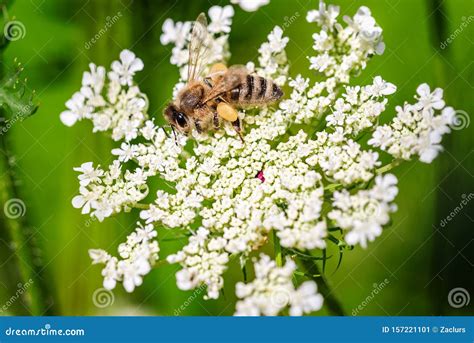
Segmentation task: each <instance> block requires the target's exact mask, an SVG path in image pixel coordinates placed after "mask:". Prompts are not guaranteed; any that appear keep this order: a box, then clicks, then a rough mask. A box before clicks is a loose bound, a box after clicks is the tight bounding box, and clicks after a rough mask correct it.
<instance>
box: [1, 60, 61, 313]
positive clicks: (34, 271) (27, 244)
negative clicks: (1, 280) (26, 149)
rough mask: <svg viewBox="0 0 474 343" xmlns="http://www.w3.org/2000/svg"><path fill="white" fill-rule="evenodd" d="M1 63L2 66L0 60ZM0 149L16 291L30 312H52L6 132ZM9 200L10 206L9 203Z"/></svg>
mask: <svg viewBox="0 0 474 343" xmlns="http://www.w3.org/2000/svg"><path fill="white" fill-rule="evenodd" d="M0 62H3V53H0ZM0 65H2V66H3V63H0ZM3 75H4V70H3V68H1V67H0V78H1V77H3ZM0 117H1V118H6V115H5V112H4V109H3V108H0ZM0 149H1V153H0V155H1V157H0V169H1V170H0V200H1V201H0V203H2V204H3V208H2V210H3V211H2V214H3V217H0V219H1V220H2V222H3V223H4V226H5V227H6V230H7V234H8V236H9V238H10V239H11V240H12V243H13V244H12V245H13V249H14V254H15V256H16V257H17V259H16V264H17V267H18V270H19V276H20V281H21V284H18V285H17V289H16V290H15V294H16V293H18V292H19V291H21V293H20V294H22V299H23V303H24V304H25V306H26V308H27V309H28V310H29V313H30V314H32V315H45V314H51V312H50V311H51V308H52V306H51V304H52V297H51V296H49V294H50V293H49V292H48V288H47V286H46V285H47V283H46V280H45V279H44V278H43V277H41V272H42V266H41V262H40V256H39V253H38V252H39V249H38V247H37V246H36V240H35V237H34V231H33V229H32V228H31V227H30V226H29V225H28V223H27V217H26V213H27V208H26V206H25V204H24V202H23V201H22V200H21V196H20V191H19V189H18V180H17V178H16V173H15V164H14V156H13V154H12V152H11V151H12V149H11V147H10V145H9V141H8V132H2V133H1V134H0ZM12 204H13V207H10V206H11V205H12ZM17 210H18V211H17ZM35 252H36V253H35Z"/></svg>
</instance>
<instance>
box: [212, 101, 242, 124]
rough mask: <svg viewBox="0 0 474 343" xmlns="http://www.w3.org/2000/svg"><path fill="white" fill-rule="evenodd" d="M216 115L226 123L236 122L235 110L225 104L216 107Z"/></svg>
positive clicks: (236, 114)
mask: <svg viewBox="0 0 474 343" xmlns="http://www.w3.org/2000/svg"><path fill="white" fill-rule="evenodd" d="M217 114H218V115H219V116H220V117H221V118H222V119H225V120H227V121H230V122H233V121H236V120H237V118H238V117H239V116H238V113H237V110H236V109H235V108H233V107H232V106H230V105H229V104H227V103H225V102H221V103H219V104H218V105H217Z"/></svg>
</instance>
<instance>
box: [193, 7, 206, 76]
mask: <svg viewBox="0 0 474 343" xmlns="http://www.w3.org/2000/svg"><path fill="white" fill-rule="evenodd" d="M209 43H210V37H209V32H208V31H207V19H206V15H205V14H204V13H201V14H200V15H199V16H198V17H197V19H196V21H195V22H194V23H193V28H192V31H191V38H190V40H189V45H188V50H189V59H188V82H190V81H192V80H195V79H197V78H198V77H199V75H200V74H201V72H202V68H203V67H204V66H205V61H206V59H207V56H208V53H209V46H208V45H209Z"/></svg>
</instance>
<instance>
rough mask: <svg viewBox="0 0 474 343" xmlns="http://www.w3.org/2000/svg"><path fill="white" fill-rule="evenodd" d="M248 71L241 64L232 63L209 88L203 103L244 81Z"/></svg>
mask: <svg viewBox="0 0 474 343" xmlns="http://www.w3.org/2000/svg"><path fill="white" fill-rule="evenodd" d="M248 74H249V71H248V70H247V68H246V67H245V66H243V65H233V66H231V67H229V69H227V71H226V72H225V74H224V75H223V76H222V78H220V79H219V80H218V81H217V82H216V83H215V84H214V86H213V87H212V88H211V90H210V91H209V93H208V94H207V96H206V98H205V99H204V101H203V102H204V103H206V102H207V101H210V100H212V99H214V98H217V97H218V96H219V95H221V94H222V93H225V92H228V91H230V90H232V89H234V88H236V87H238V86H240V85H241V84H242V83H243V82H245V80H246V77H247V75H248Z"/></svg>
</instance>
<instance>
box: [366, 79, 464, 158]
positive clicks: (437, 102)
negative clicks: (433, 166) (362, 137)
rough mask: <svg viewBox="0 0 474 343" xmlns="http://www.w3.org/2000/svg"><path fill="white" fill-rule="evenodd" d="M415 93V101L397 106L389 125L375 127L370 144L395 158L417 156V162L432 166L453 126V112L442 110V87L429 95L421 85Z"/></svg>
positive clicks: (428, 88)
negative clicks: (411, 103)
mask: <svg viewBox="0 0 474 343" xmlns="http://www.w3.org/2000/svg"><path fill="white" fill-rule="evenodd" d="M416 92H417V93H418V97H416V98H417V100H418V102H416V103H415V104H413V105H410V104H405V105H404V106H403V107H402V106H397V107H396V111H397V116H396V117H395V118H394V119H393V120H392V122H391V123H390V124H389V125H383V126H379V127H377V129H376V130H375V132H374V133H373V136H372V138H371V139H370V140H369V144H371V145H372V146H375V147H380V148H381V149H382V150H384V151H387V152H388V153H389V154H391V155H393V156H394V157H396V158H401V159H404V160H409V159H411V158H412V156H413V155H418V156H419V159H420V161H422V162H425V163H431V162H432V161H433V160H434V159H435V158H436V156H438V153H439V152H440V151H441V150H442V146H441V144H440V143H441V140H442V137H443V135H444V134H445V133H449V132H450V131H451V129H450V126H452V125H455V120H456V112H455V111H454V109H453V108H452V107H445V102H444V100H443V90H442V89H441V88H436V89H435V90H434V91H433V92H431V91H430V87H429V86H428V85H427V84H426V83H424V84H422V85H420V86H419V87H418V89H417V90H416Z"/></svg>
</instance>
